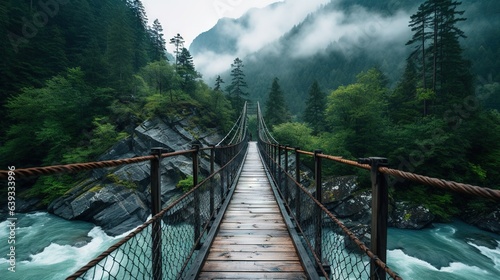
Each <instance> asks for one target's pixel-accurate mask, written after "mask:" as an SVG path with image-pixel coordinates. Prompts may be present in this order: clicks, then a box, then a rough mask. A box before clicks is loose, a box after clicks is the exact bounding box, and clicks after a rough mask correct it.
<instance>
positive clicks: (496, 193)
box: [379, 167, 500, 201]
mask: <svg viewBox="0 0 500 280" xmlns="http://www.w3.org/2000/svg"><path fill="white" fill-rule="evenodd" d="M379 171H380V172H382V173H384V174H388V175H392V176H394V177H399V178H403V179H408V180H411V181H414V182H418V183H422V184H425V185H430V186H434V187H438V188H442V189H445V190H452V191H455V192H460V193H465V194H470V195H474V196H479V197H483V198H489V199H493V200H498V201H500V190H494V189H490V188H485V187H479V186H473V185H469V184H463V183H458V182H454V181H448V180H444V179H438V178H432V177H428V176H423V175H418V174H415V173H410V172H405V171H401V170H397V169H390V168H387V167H380V168H379Z"/></svg>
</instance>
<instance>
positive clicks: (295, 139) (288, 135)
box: [273, 123, 315, 150]
mask: <svg viewBox="0 0 500 280" xmlns="http://www.w3.org/2000/svg"><path fill="white" fill-rule="evenodd" d="M311 134H312V129H311V128H309V127H308V126H307V125H306V124H303V123H283V124H280V125H277V126H274V127H273V136H274V138H275V139H276V140H277V141H278V142H279V143H283V144H286V145H290V146H291V147H300V148H301V149H302V150H309V149H314V147H313V144H314V142H315V141H314V136H312V135H311Z"/></svg>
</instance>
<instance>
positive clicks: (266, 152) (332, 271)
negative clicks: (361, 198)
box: [258, 108, 500, 280]
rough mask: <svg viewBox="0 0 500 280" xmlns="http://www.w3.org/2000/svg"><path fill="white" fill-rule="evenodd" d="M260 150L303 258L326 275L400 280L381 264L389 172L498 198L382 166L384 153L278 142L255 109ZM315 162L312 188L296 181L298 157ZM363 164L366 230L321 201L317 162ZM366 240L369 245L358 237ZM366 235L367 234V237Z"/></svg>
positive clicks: (498, 195) (498, 194)
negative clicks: (368, 201) (326, 150)
mask: <svg viewBox="0 0 500 280" xmlns="http://www.w3.org/2000/svg"><path fill="white" fill-rule="evenodd" d="M258 115H259V117H258V118H259V150H260V153H261V155H262V157H263V159H264V162H265V164H266V166H267V169H268V171H269V174H270V176H271V177H272V180H273V181H274V184H275V185H276V186H277V189H278V191H279V193H280V195H281V198H282V200H283V201H284V203H285V205H286V208H287V210H288V213H289V215H290V216H291V217H292V219H293V221H294V222H295V226H296V229H297V231H298V232H299V235H300V236H302V242H303V245H304V247H305V248H307V249H306V251H307V255H308V256H307V257H308V258H309V259H311V260H312V261H313V262H315V263H316V264H315V265H316V271H317V272H318V274H319V276H321V277H324V278H326V279H372V280H373V279H386V278H387V277H390V278H392V279H402V278H401V277H400V276H398V274H397V273H396V272H394V271H393V270H392V269H390V268H389V266H388V265H387V264H386V252H387V221H388V205H389V201H388V180H387V179H388V176H393V177H395V178H397V179H405V180H412V181H415V182H419V183H422V184H426V185H431V186H434V187H439V188H443V189H446V190H451V191H455V192H461V193H465V194H468V195H471V196H479V197H483V198H487V199H492V200H496V201H500V190H493V189H489V188H483V187H479V186H472V185H468V184H463V183H457V182H452V181H446V180H443V179H437V178H430V177H427V176H422V175H418V174H414V173H410V172H404V171H400V170H396V169H390V168H388V167H387V160H386V159H385V158H377V157H372V158H363V159H359V160H358V161H352V160H347V159H343V158H342V157H335V156H330V155H324V154H322V153H321V151H315V152H308V151H302V150H300V148H291V147H289V146H283V145H280V144H279V143H278V142H277V141H276V140H275V139H274V138H273V137H272V135H271V134H270V132H269V130H268V128H267V126H266V124H265V122H264V120H263V118H262V115H261V113H260V108H258ZM304 157H309V158H310V159H312V160H313V161H314V181H313V182H312V185H313V186H315V189H314V190H313V191H311V190H310V189H307V188H306V187H304V185H303V184H301V182H302V181H303V180H302V179H303V178H301V176H302V175H301V174H303V173H304V172H303V170H301V161H302V160H303V158H304ZM323 160H328V161H330V162H335V163H338V164H344V165H349V166H352V167H355V168H361V169H366V170H368V171H369V172H370V173H371V183H372V207H371V208H372V209H371V210H372V219H371V232H362V231H357V229H356V228H348V227H346V226H345V225H344V224H343V223H342V221H340V220H339V219H338V218H337V217H336V216H335V215H334V214H332V213H331V212H330V211H329V210H328V209H327V208H326V207H325V205H324V204H323V201H322V199H323V194H322V161H323ZM361 235H365V236H364V237H365V238H364V240H367V242H369V245H368V246H367V245H365V243H364V242H363V241H362V240H361V238H362V236H361ZM366 237H367V238H366Z"/></svg>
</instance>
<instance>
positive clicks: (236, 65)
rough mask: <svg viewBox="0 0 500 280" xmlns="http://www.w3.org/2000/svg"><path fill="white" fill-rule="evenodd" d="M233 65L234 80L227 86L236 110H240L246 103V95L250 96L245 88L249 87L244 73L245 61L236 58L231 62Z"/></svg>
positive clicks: (232, 74)
mask: <svg viewBox="0 0 500 280" xmlns="http://www.w3.org/2000/svg"><path fill="white" fill-rule="evenodd" d="M231 67H232V70H231V77H232V80H231V84H230V85H229V86H228V87H227V91H228V93H229V100H231V104H232V105H233V108H234V109H236V110H240V109H242V108H243V105H244V104H245V101H246V98H245V96H248V92H245V91H244V90H243V88H247V87H248V85H247V83H246V82H245V73H243V67H244V65H243V61H242V60H241V59H239V58H236V59H235V60H234V62H233V63H232V64H231Z"/></svg>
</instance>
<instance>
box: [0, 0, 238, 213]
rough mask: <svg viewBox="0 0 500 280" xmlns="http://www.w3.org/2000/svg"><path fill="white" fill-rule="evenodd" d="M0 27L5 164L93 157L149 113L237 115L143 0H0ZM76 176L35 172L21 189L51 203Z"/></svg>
mask: <svg viewBox="0 0 500 280" xmlns="http://www.w3.org/2000/svg"><path fill="white" fill-rule="evenodd" d="M0 32H1V33H0V35H1V37H2V38H6V40H5V39H2V40H0V49H1V50H2V60H1V61H0V95H1V96H0V115H1V116H2V118H1V119H0V166H3V167H5V168H6V167H7V166H12V165H13V166H16V167H17V168H21V167H23V168H26V167H32V166H46V165H57V164H68V163H77V162H87V161H93V160H96V159H97V157H98V156H99V155H101V154H102V153H103V152H105V151H106V150H107V149H109V148H110V147H111V146H112V145H113V144H115V143H116V142H117V141H118V140H120V139H123V138H125V137H128V136H130V135H131V134H132V133H133V130H134V128H135V127H136V126H137V125H139V124H140V123H141V122H143V121H144V120H146V119H149V118H153V117H164V118H167V119H168V118H171V117H173V116H176V115H182V114H183V112H185V111H187V112H192V111H193V110H194V111H196V112H197V114H196V116H197V117H196V118H195V120H194V121H195V122H196V124H197V125H201V126H205V127H218V128H220V129H221V130H224V129H226V128H227V126H230V125H232V122H233V121H234V120H233V119H234V116H233V114H234V110H233V109H232V108H231V105H230V103H229V102H228V101H227V99H226V98H225V96H224V95H222V94H221V93H220V92H217V91H214V90H212V89H211V88H210V87H209V86H208V85H207V84H205V83H204V82H203V81H201V79H200V78H199V77H200V75H199V73H197V71H196V69H195V67H194V64H193V60H192V57H191V55H190V54H189V51H188V50H187V49H186V48H184V47H183V39H182V36H181V35H180V34H177V35H176V36H173V35H170V36H172V38H171V39H170V41H168V42H167V39H166V38H165V36H166V35H164V34H163V29H162V26H161V23H160V22H159V21H158V20H156V21H154V22H153V24H152V25H151V26H148V19H147V15H146V13H145V10H144V6H143V5H142V3H141V1H140V0H74V1H62V0H58V1H55V0H54V1H50V0H48V1H38V2H35V1H28V0H22V1H17V0H16V1H14V0H7V1H1V3H0ZM170 36H169V37H170ZM166 44H172V45H174V46H175V47H176V51H175V53H174V54H173V55H172V54H169V53H167V52H166V50H165V46H166ZM5 168H2V169H5ZM75 181H76V180H75V178H73V177H71V176H68V175H64V176H55V177H53V176H49V177H41V178H40V179H38V180H37V181H36V182H27V183H25V184H22V185H21V184H18V185H19V186H20V188H22V187H24V189H25V190H26V189H27V191H26V192H21V189H20V190H18V191H19V194H20V195H21V196H26V197H42V198H44V203H46V204H48V203H49V202H50V200H51V199H52V198H54V197H57V196H59V195H61V194H63V193H64V192H65V191H66V190H68V189H69V188H71V185H72V184H73V183H74V182H75ZM2 191H5V190H4V189H2Z"/></svg>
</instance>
